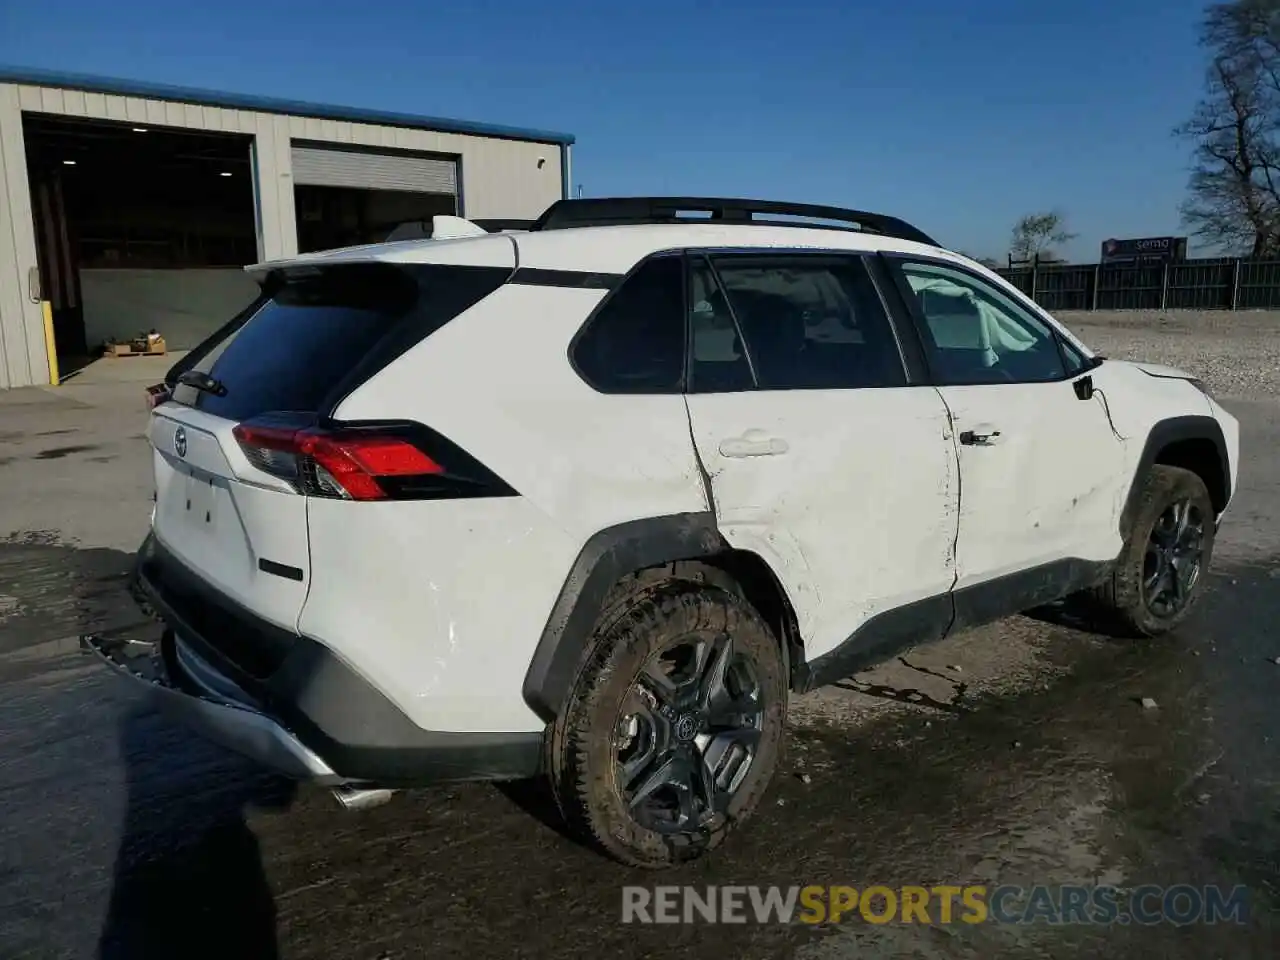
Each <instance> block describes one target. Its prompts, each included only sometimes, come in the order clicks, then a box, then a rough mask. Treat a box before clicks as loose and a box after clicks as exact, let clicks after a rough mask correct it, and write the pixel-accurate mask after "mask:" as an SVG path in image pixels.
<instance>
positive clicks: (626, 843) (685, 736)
mask: <svg viewBox="0 0 1280 960" xmlns="http://www.w3.org/2000/svg"><path fill="white" fill-rule="evenodd" d="M786 707H787V680H786V663H785V660H784V658H783V655H782V649H781V645H780V643H779V641H778V639H777V638H776V637H775V636H774V634H773V632H772V631H771V630H770V629H769V627H768V626H767V625H766V624H765V622H764V621H763V620H762V619H761V618H760V615H759V614H758V613H757V612H756V610H755V609H754V607H752V606H751V605H750V604H749V603H748V602H747V601H746V600H745V599H743V598H742V597H741V596H739V595H737V594H735V593H734V592H731V591H729V590H726V589H724V588H723V587H722V586H719V585H714V584H711V583H708V582H705V581H704V582H702V583H696V582H692V581H690V580H687V579H667V580H663V581H660V582H658V583H655V584H647V585H645V586H644V587H643V588H641V589H639V590H632V591H628V592H627V595H626V597H625V599H624V600H623V601H622V602H621V603H613V604H611V605H609V606H607V607H606V611H605V613H604V614H603V615H602V617H601V620H600V622H599V623H598V624H597V626H596V629H595V632H594V635H593V637H592V640H591V644H590V646H589V648H588V651H587V654H586V656H585V657H584V662H583V664H582V666H581V668H580V670H579V674H578V677H577V680H576V682H575V684H574V687H573V690H572V692H571V693H570V696H569V698H568V702H567V704H566V707H565V709H564V710H563V711H561V714H560V716H559V717H558V718H557V720H556V722H555V723H554V724H553V726H552V731H551V736H550V737H549V738H548V754H549V755H548V758H547V760H548V762H547V768H548V770H549V771H550V777H551V784H552V788H553V791H554V793H555V796H556V800H557V802H558V804H559V806H560V810H561V813H562V814H563V816H564V818H565V821H566V822H567V824H568V825H569V827H570V829H571V830H573V832H574V833H576V834H577V835H579V836H580V837H582V838H583V839H584V840H586V841H588V842H589V843H591V844H592V845H594V846H596V847H597V848H598V849H600V850H602V851H603V852H604V853H606V854H607V855H608V856H610V857H612V858H614V859H616V860H618V861H621V862H622V863H625V864H628V865H631V866H638V867H650V868H657V867H663V866H667V865H669V864H672V863H678V862H683V861H688V860H693V859H696V858H697V857H700V856H702V855H703V854H705V853H706V852H708V851H710V850H712V849H714V848H715V847H717V846H719V845H720V844H721V843H722V842H724V840H725V838H726V837H727V836H728V835H729V834H730V833H731V832H732V831H733V829H734V828H735V827H736V826H737V825H738V824H740V823H742V822H743V821H744V820H746V819H747V818H748V817H749V816H750V814H751V813H752V811H753V810H754V809H755V807H756V805H757V804H758V803H759V801H760V798H761V796H762V795H763V794H764V792H765V790H766V789H767V787H768V785H769V782H770V781H771V779H772V777H773V772H774V769H775V768H776V765H777V760H778V755H779V752H780V749H781V743H782V737H783V732H784V728H785V725H786Z"/></svg>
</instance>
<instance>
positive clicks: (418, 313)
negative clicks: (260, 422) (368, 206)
mask: <svg viewBox="0 0 1280 960" xmlns="http://www.w3.org/2000/svg"><path fill="white" fill-rule="evenodd" d="M509 273H510V271H508V270H503V269H496V268H491V267H456V266H426V267H412V268H405V269H400V268H396V267H391V266H387V265H384V264H353V265H344V266H334V267H326V268H324V269H323V270H319V269H317V270H314V271H313V272H311V273H310V274H307V275H301V276H298V277H295V278H294V279H291V280H290V281H289V282H286V283H284V284H283V285H282V286H280V287H279V288H278V289H276V290H275V291H274V292H273V293H272V295H271V296H270V298H268V299H266V300H265V302H264V303H263V304H262V305H261V306H260V307H259V308H258V310H257V312H256V313H253V314H252V315H251V316H250V317H249V318H248V320H247V322H245V323H244V324H242V325H241V326H239V327H238V328H236V329H234V330H233V331H231V332H230V333H229V335H226V336H225V338H224V339H222V340H221V341H219V342H218V343H217V344H216V345H215V346H213V348H212V349H208V350H207V352H206V353H205V354H204V355H203V356H201V357H200V359H199V360H198V361H197V362H196V363H195V364H194V365H193V367H192V368H193V369H195V370H199V371H203V372H207V373H208V374H209V375H210V376H212V377H213V378H214V379H215V380H218V381H220V382H221V383H222V384H223V385H224V386H225V387H226V396H223V397H219V396H215V395H214V394H212V393H208V392H199V391H196V390H195V389H193V388H190V387H184V386H179V387H177V388H176V389H175V390H174V399H175V400H177V401H178V402H179V403H186V404H188V405H192V406H195V407H197V408H198V409H200V410H204V411H207V412H208V413H211V414H214V415H215V416H219V417H226V418H227V419H231V420H247V419H249V418H251V417H255V416H258V415H260V414H263V413H268V412H285V411H289V412H303V413H316V412H318V411H319V410H320V408H321V406H322V405H323V404H324V402H325V400H326V398H328V396H329V395H330V393H331V392H332V391H333V390H334V389H335V388H336V387H338V386H339V384H341V383H342V382H343V381H344V380H346V379H347V378H349V377H351V376H353V375H356V376H358V375H360V374H362V373H364V374H371V373H372V372H373V371H374V370H375V369H376V368H377V367H378V366H381V365H385V363H387V362H389V361H390V360H391V359H393V358H394V357H395V356H397V355H399V353H402V352H403V351H404V350H406V349H408V347H410V346H412V345H413V344H414V343H417V342H418V341H419V340H421V339H422V338H423V337H425V336H427V335H428V334H430V333H431V332H432V331H434V330H436V329H438V328H439V327H441V326H442V325H443V324H445V323H447V322H448V321H449V320H451V319H453V318H454V317H455V316H457V315H458V314H459V313H461V312H462V311H463V310H466V309H467V308H468V307H470V306H472V305H474V304H475V303H477V302H478V301H479V300H481V299H483V298H484V297H485V296H487V295H488V294H489V293H492V292H493V291H494V290H496V289H497V288H498V287H499V286H500V285H501V284H502V283H503V281H504V280H505V279H506V277H507V275H508V274H509ZM197 349H198V350H205V349H206V348H205V347H204V346H203V345H202V347H200V348H197Z"/></svg>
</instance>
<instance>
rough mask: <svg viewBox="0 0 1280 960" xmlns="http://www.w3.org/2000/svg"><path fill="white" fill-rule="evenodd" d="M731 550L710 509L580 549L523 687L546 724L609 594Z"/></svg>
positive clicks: (644, 524)
mask: <svg viewBox="0 0 1280 960" xmlns="http://www.w3.org/2000/svg"><path fill="white" fill-rule="evenodd" d="M728 549H730V548H729V544H728V543H727V542H726V541H725V539H724V537H723V536H722V535H721V533H720V530H719V528H718V527H717V525H716V518H715V514H714V513H711V512H710V511H706V512H697V513H677V514H670V515H666V516H660V517H645V518H642V519H638V520H628V521H626V522H625V523H619V524H616V525H614V526H611V527H606V528H604V529H603V530H600V531H598V532H597V533H595V534H593V535H592V536H591V537H590V538H588V540H587V542H586V543H585V544H584V545H583V547H582V549H581V550H580V551H579V552H578V556H577V559H576V560H574V563H573V566H572V567H571V568H570V570H569V575H568V577H566V578H565V582H564V586H562V587H561V588H560V594H559V595H558V596H557V597H556V601H555V603H554V605H553V606H552V608H551V613H550V615H549V616H548V618H547V623H546V625H545V626H544V627H543V629H542V636H541V637H540V639H539V640H538V646H537V648H536V649H535V650H534V653H533V657H532V658H531V659H530V661H529V669H528V670H527V671H526V673H525V678H524V684H523V687H522V690H521V693H522V695H523V697H524V701H525V703H527V704H528V705H529V708H530V709H532V710H533V711H534V713H536V714H537V715H538V716H539V717H540V718H541V719H542V720H543V721H544V722H547V723H550V722H552V721H553V720H554V719H555V718H556V717H557V716H558V715H559V712H560V710H561V708H562V706H563V704H564V702H565V699H566V698H567V697H568V695H569V692H570V690H571V688H572V686H573V682H574V678H575V676H576V673H577V669H578V666H579V664H580V663H581V662H582V655H583V653H584V651H585V650H586V648H587V644H588V643H590V641H591V631H592V628H593V627H594V626H595V621H596V617H597V616H598V615H599V612H600V609H601V607H602V606H603V604H604V600H605V597H606V596H607V595H608V593H609V590H610V589H611V588H612V587H613V585H614V584H616V583H617V582H618V581H619V580H620V579H621V578H622V577H624V576H626V575H627V574H629V573H634V572H636V571H638V570H643V569H646V568H648V567H655V566H659V565H660V564H664V563H674V562H676V561H678V560H697V559H702V558H705V557H712V556H715V555H716V554H718V553H721V552H723V551H725V550H728Z"/></svg>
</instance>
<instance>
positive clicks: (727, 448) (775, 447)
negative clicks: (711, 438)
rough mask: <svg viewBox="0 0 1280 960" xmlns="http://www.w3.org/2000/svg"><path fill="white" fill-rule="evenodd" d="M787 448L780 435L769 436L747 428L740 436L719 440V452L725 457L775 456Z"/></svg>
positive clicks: (788, 447)
mask: <svg viewBox="0 0 1280 960" xmlns="http://www.w3.org/2000/svg"><path fill="white" fill-rule="evenodd" d="M789 449H791V448H790V446H788V444H787V441H785V440H783V439H782V438H781V437H770V436H768V435H767V434H765V433H764V432H763V431H760V430H748V431H747V432H746V433H744V434H743V435H742V436H740V437H733V438H731V439H728V440H721V441H720V454H721V456H725V457H777V456H780V455H781V454H784V453H786V452H787V451H788V450H789Z"/></svg>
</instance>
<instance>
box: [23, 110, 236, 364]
mask: <svg viewBox="0 0 1280 960" xmlns="http://www.w3.org/2000/svg"><path fill="white" fill-rule="evenodd" d="M23 135H24V138H25V141H26V152H27V166H28V171H29V177H30V181H31V200H32V215H33V217H34V220H35V229H36V244H37V252H38V258H39V263H40V276H41V289H42V290H43V291H44V297H45V299H46V300H49V301H50V302H51V304H52V306H53V317H54V335H55V340H56V343H57V351H58V363H59V368H60V370H61V371H62V372H63V373H64V374H65V373H67V372H70V371H71V370H74V369H75V368H76V367H78V366H81V365H83V363H84V362H86V361H87V359H89V358H91V357H93V356H95V355H96V354H97V353H98V352H99V350H100V348H101V346H102V344H103V343H104V342H106V341H116V342H122V341H127V340H130V339H132V338H134V337H136V336H138V335H139V333H142V332H146V331H150V330H152V329H154V330H157V331H158V332H159V333H160V334H162V335H163V336H164V338H165V341H166V344H167V346H168V348H169V349H170V350H186V349H189V348H191V347H193V346H195V345H196V344H197V343H199V342H200V341H201V340H203V339H204V338H205V337H206V336H207V335H208V334H209V333H210V332H212V331H213V330H214V329H216V328H217V327H218V326H219V325H221V324H222V323H224V322H226V320H227V318H228V317H230V316H233V315H234V314H235V313H236V312H237V311H238V310H239V309H241V308H242V307H243V306H244V305H245V304H246V303H248V302H249V301H250V300H251V299H252V298H253V296H254V295H255V293H256V286H255V284H254V283H253V281H252V280H251V279H250V278H249V277H248V276H246V275H245V273H244V271H243V269H242V268H243V267H244V265H245V264H246V263H252V262H253V261H255V260H256V259H257V232H256V227H255V220H254V196H253V181H252V176H251V166H250V146H251V138H250V137H248V136H244V135H236V134H224V133H209V132H205V131H193V130H183V129H176V128H169V127H155V126H143V125H139V124H130V123H113V122H108V121H100V120H84V119H80V118H71V117H62V116H48V115H43V114H25V115H24V116H23Z"/></svg>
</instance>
